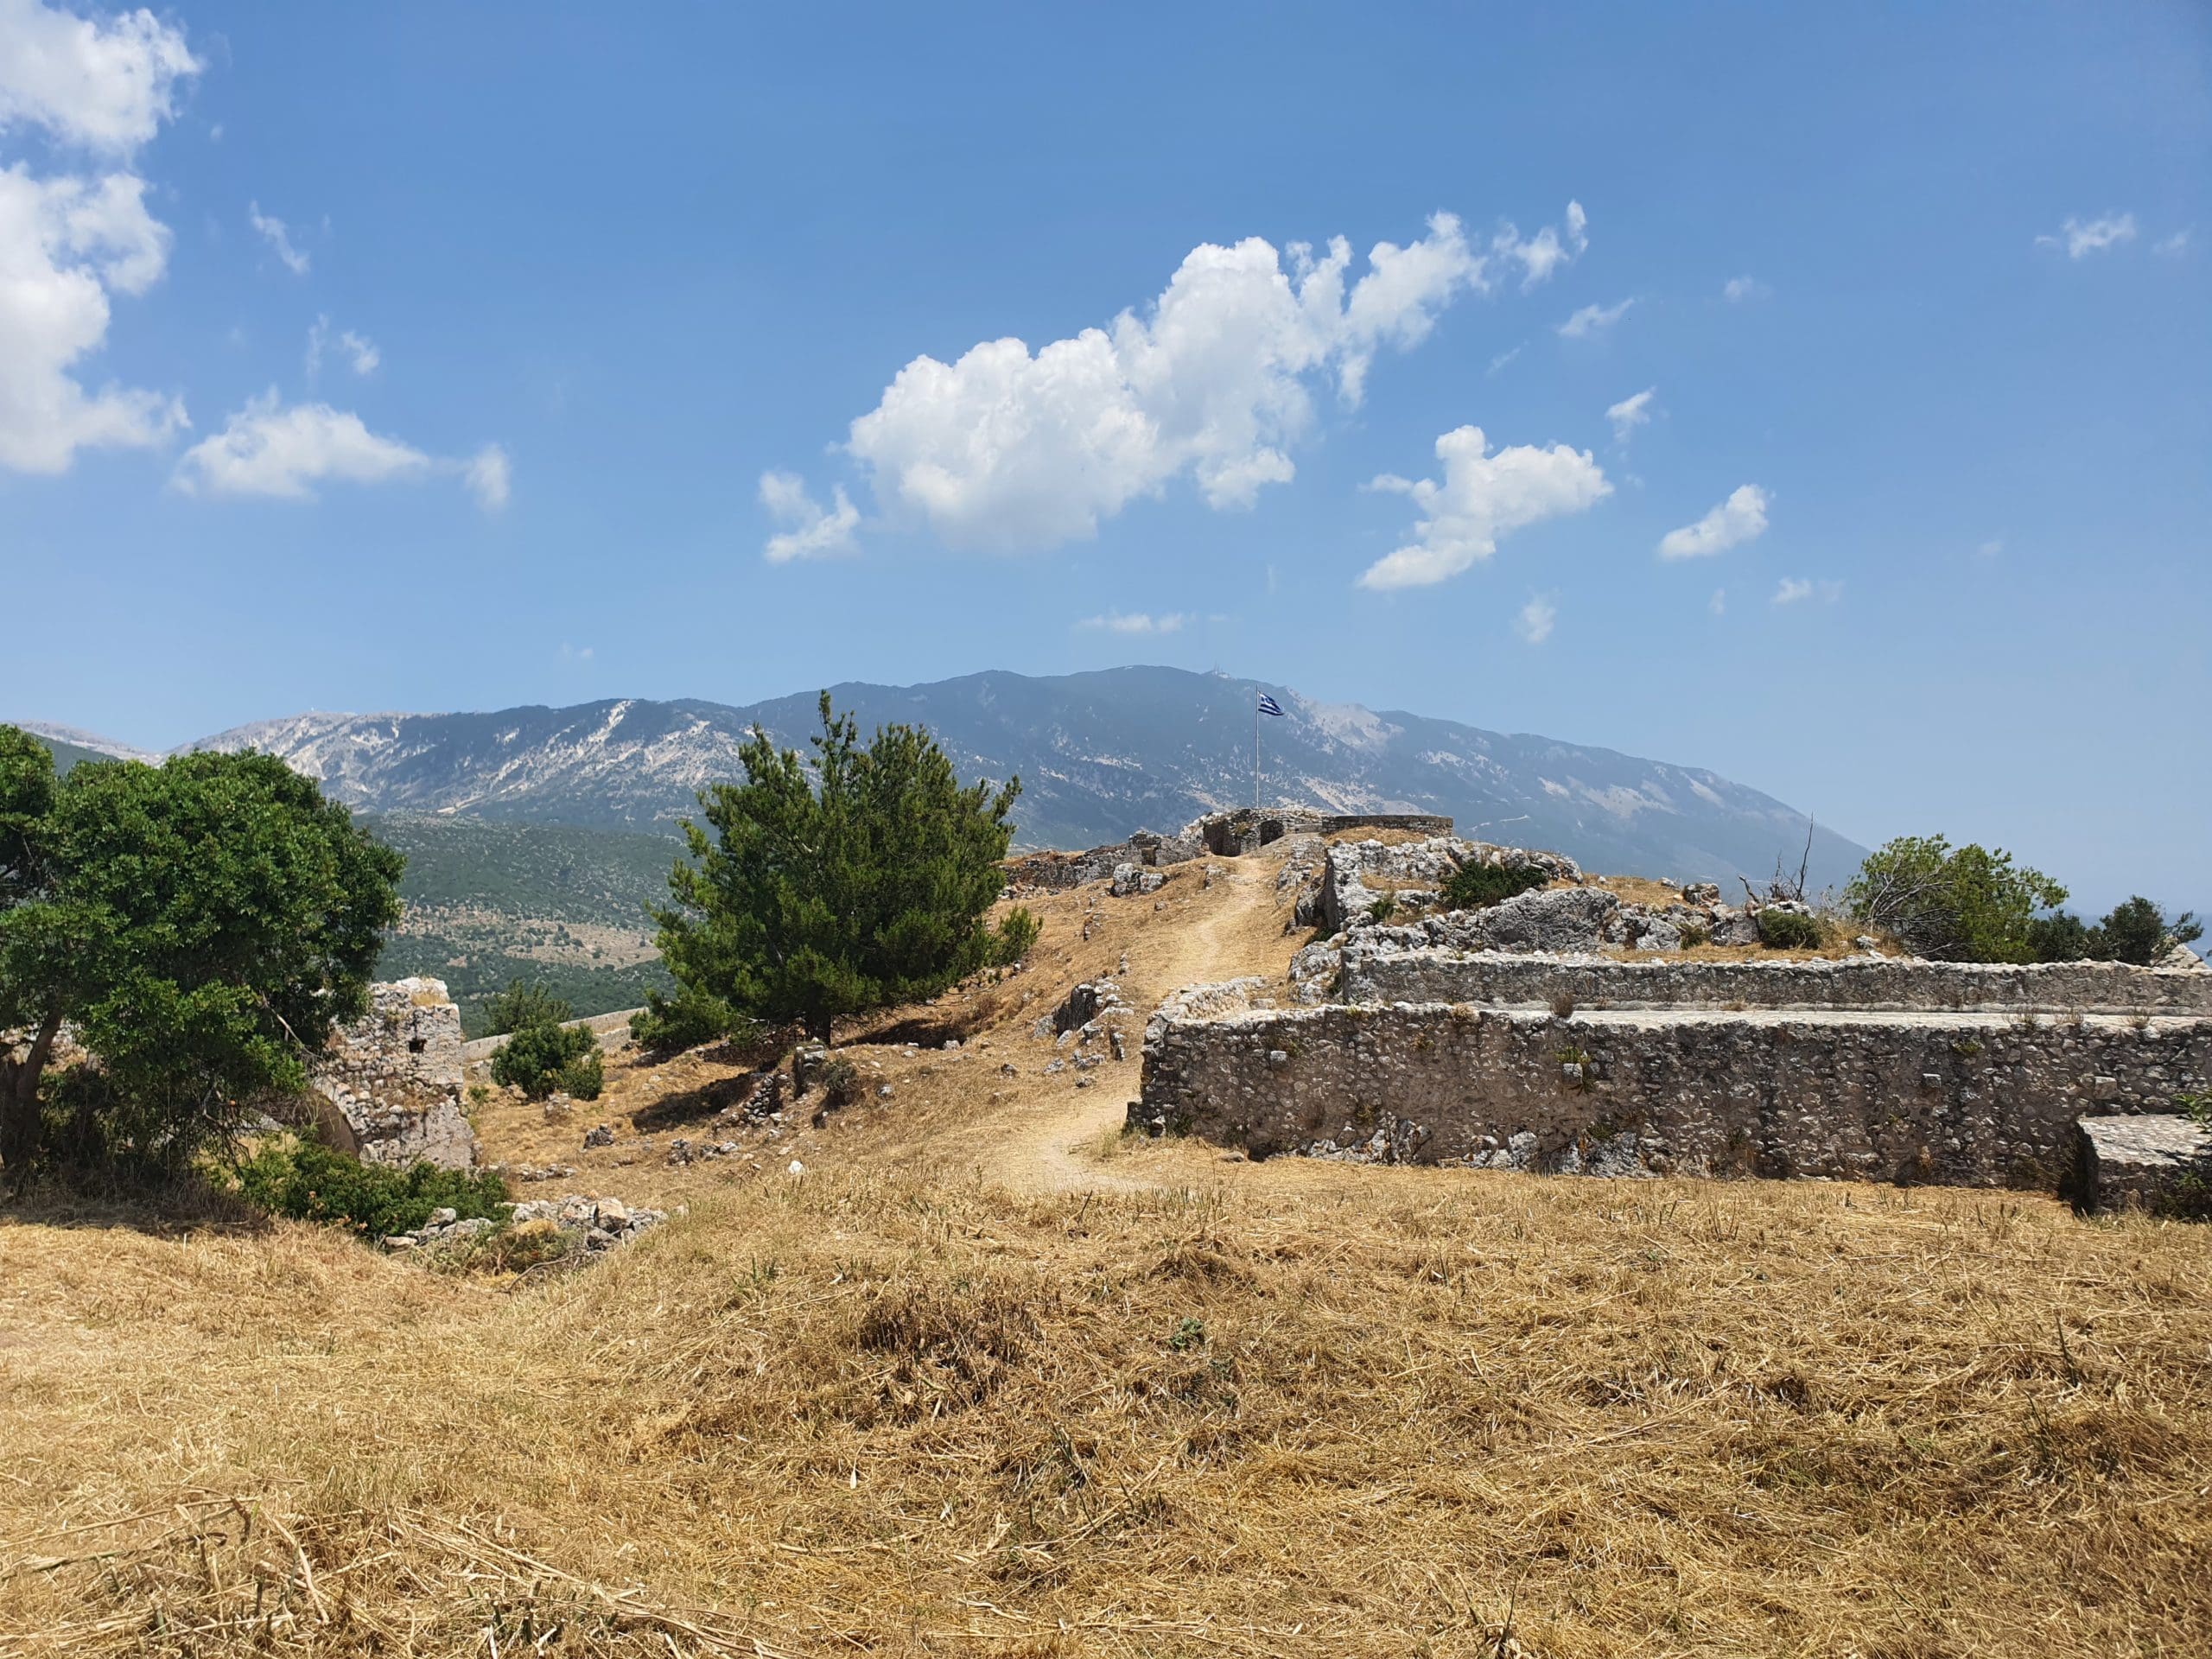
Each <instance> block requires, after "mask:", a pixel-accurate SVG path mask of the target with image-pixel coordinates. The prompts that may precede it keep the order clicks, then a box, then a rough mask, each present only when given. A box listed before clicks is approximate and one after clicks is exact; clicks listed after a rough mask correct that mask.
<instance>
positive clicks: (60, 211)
mask: <svg viewBox="0 0 2212 1659" xmlns="http://www.w3.org/2000/svg"><path fill="white" fill-rule="evenodd" d="M199 68H200V65H199V63H198V61H197V60H195V59H194V57H193V55H192V54H191V52H190V51H189V50H188V48H186V46H185V43H184V36H183V35H181V34H180V33H178V32H177V31H176V30H175V29H172V28H170V27H169V26H168V25H167V24H165V23H162V22H159V21H158V20H156V18H155V17H154V16H153V15H152V14H151V13H150V12H145V11H137V12H132V13H129V14H127V15H125V16H121V17H118V18H112V19H105V20H103V19H93V18H86V17H81V16H77V15H76V14H75V13H73V12H70V11H66V10H59V9H57V8H54V7H51V6H47V5H43V4H40V3H37V0H0V138H5V137H10V135H12V134H14V133H16V132H17V131H19V130H22V129H23V128H27V127H32V128H37V129H39V130H42V131H43V132H45V133H46V134H47V135H48V137H49V138H50V139H51V140H52V141H53V142H54V144H55V145H56V146H57V147H58V148H60V149H78V150H85V151H90V152H93V153H95V154H97V155H99V156H102V157H105V158H108V159H110V160H111V161H118V162H123V163H124V164H126V166H125V168H118V169H117V170H111V171H106V172H100V171H98V170H94V171H92V172H87V173H71V172H63V173H60V174H57V175H53V176H48V177H41V176H40V175H36V174H35V173H33V172H32V171H31V169H30V168H29V166H28V165H27V164H25V163H22V162H16V163H14V164H11V165H8V166H4V167H0V467H7V468H10V469H12V470H15V471H18V472H34V473H58V472H61V471H63V470H65V469H66V468H67V467H68V465H69V463H70V462H71V461H72V460H73V459H74V457H75V455H76V453H77V451H78V450H79V449H80V448H86V447H89V446H93V445H146V444H153V443H158V442H161V441H162V439H164V438H165V437H167V436H168V435H169V434H170V433H171V432H174V431H175V430H176V429H178V428H180V427H181V426H184V425H186V424H188V423H187V421H186V419H185V414H184V406H183V404H181V402H180V401H179V400H177V399H176V398H175V397H168V396H165V395H163V394H161V393H157V392H153V391H138V390H134V389H131V388H128V387H123V386H118V385H112V384H111V385H106V386H105V387H104V388H103V389H102V390H101V391H98V392H87V391H86V390H85V387H84V385H83V383H82V382H81V381H80V379H79V375H80V374H81V373H82V372H84V359H87V358H89V357H91V356H92V355H93V354H94V353H98V352H99V349H100V348H101V347H102V346H104V345H105V343H106V340H107V327H108V321H109V319H110V315H111V306H110V302H111V297H112V296H115V295H118V294H120V295H126V296H128V295H137V294H143V293H144V292H145V291H146V289H149V288H150V287H152V286H153V284H154V283H156V282H158V281H160V280H161V277H162V272H163V270H165V269H166V268H167V266H168V251H169V232H168V227H167V226H163V225H162V224H160V223H159V222H157V221H156V219H154V217H153V216H152V215H151V214H150V213H148V212H147V210H146V185H145V181H144V180H143V179H141V178H139V177H137V175H135V174H133V173H131V172H130V171H128V170H127V163H128V162H129V160H130V156H131V155H132V154H133V153H134V152H135V151H136V150H137V148H138V146H140V145H141V144H143V143H145V142H146V141H147V140H149V139H150V138H151V137H153V136H154V134H155V132H156V130H157V129H158V128H159V127H160V125H161V124H162V121H164V120H166V119H168V118H169V117H170V115H171V114H172V113H173V112H174V110H175V92H176V88H177V86H178V83H179V82H181V81H182V80H184V79H187V78H188V77H190V76H191V75H194V74H195V73H198V72H199Z"/></svg>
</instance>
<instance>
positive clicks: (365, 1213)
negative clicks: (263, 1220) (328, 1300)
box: [238, 1141, 507, 1238]
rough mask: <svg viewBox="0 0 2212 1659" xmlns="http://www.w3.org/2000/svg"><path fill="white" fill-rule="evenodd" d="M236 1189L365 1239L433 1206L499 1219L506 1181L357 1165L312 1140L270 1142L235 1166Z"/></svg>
mask: <svg viewBox="0 0 2212 1659" xmlns="http://www.w3.org/2000/svg"><path fill="white" fill-rule="evenodd" d="M238 1191H239V1192H240V1193H241V1194H242V1195H243V1196H244V1197H245V1198H246V1199H247V1200H248V1201H250V1202H251V1203H253V1204H255V1205H259V1206H260V1207H261V1208H262V1209H264V1210H266V1211H268V1212H269V1213H270V1215H273V1216H284V1217H289V1218H290V1219H292V1220H294V1221H316V1222H321V1223H323V1224H326V1225H329V1226H345V1227H350V1228H351V1229H353V1231H355V1232H357V1233H359V1234H361V1235H362V1236H364V1237H367V1238H385V1237H388V1236H391V1234H393V1233H411V1232H413V1231H414V1230H416V1228H418V1227H420V1226H421V1225H423V1223H424V1222H426V1221H428V1220H429V1218H430V1212H431V1211H433V1210H444V1209H449V1210H452V1211H455V1212H456V1213H458V1214H460V1215H461V1216H463V1217H467V1216H478V1217H483V1218H484V1219H486V1220H489V1221H505V1219H506V1216H505V1212H504V1211H501V1210H500V1209H499V1205H502V1204H504V1203H505V1201H506V1198H507V1184H506V1183H505V1181H503V1180H501V1179H499V1176H498V1175H496V1174H494V1173H493V1172H491V1171H490V1170H465V1169H440V1168H439V1167H438V1166H436V1165H435V1164H426V1163H413V1164H410V1165H408V1166H407V1167H406V1168H404V1169H391V1168H388V1167H386V1166H383V1165H380V1164H365V1163H363V1162H362V1161H361V1160H359V1159H358V1158H354V1157H351V1156H349V1155H348V1154H345V1153H342V1152H334V1151H333V1150H332V1149H331V1148H329V1147H326V1146H322V1145H321V1144H319V1143H318V1142H315V1141H270V1142H269V1143H268V1144H266V1145H264V1146H263V1147H261V1148H260V1150H258V1151H257V1152H256V1153H255V1154H253V1156H252V1157H251V1158H249V1159H247V1160H245V1162H244V1163H243V1164H241V1165H240V1166H238Z"/></svg>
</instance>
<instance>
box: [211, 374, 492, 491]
mask: <svg viewBox="0 0 2212 1659" xmlns="http://www.w3.org/2000/svg"><path fill="white" fill-rule="evenodd" d="M440 474H444V475H450V476H454V477H458V478H459V479H461V480H462V482H464V483H465V484H466V485H467V486H468V488H469V490H470V491H471V493H474V495H475V497H476V499H477V501H478V503H479V504H480V505H482V506H483V507H484V508H485V509H486V511H495V510H497V509H498V508H499V507H502V506H504V505H506V499H507V484H508V479H507V458H506V454H505V451H504V450H502V449H500V448H499V446H498V445H497V444H493V445H491V446H489V447H487V448H485V449H483V450H481V451H480V452H479V453H478V454H475V455H474V456H472V457H467V458H464V459H461V460H441V459H440V458H438V457H436V456H434V455H429V454H424V453H423V451H422V450H420V449H417V448H415V447H414V446H413V445H412V444H410V443H405V442H402V441H401V440H399V439H397V438H391V437H385V436H383V435H379V434H378V433H375V432H372V431H370V430H369V429H368V427H367V425H366V424H365V423H363V421H362V419H361V417H360V416H358V415H355V414H351V413H349V412H346V411H345V410H336V409H333V408H331V407H330V405H329V404H291V405H289V406H287V405H285V404H283V401H282V400H281V399H280V398H279V397H277V393H276V391H274V390H271V391H268V392H267V393H265V394H264V395H263V396H261V397H257V398H254V399H253V400H251V402H249V403H248V404H246V406H245V408H244V409H242V410H238V412H237V413H236V414H234V415H232V416H231V418H230V419H229V421H228V422H227V423H225V425H224V427H223V429H222V430H221V431H220V432H218V433H215V434H214V435H212V436H210V437H207V438H203V439H201V440H200V442H198V443H195V444H194V445H193V446H192V448H189V449H188V450H186V451H185V452H184V455H183V458H182V459H181V461H178V463H177V468H176V474H175V482H176V486H177V487H178V488H179V489H181V490H182V491H184V492H185V493H187V494H188V495H199V494H206V495H226V496H268V497H274V498H277V499H283V500H292V501H311V500H313V499H315V486H318V485H321V484H326V483H344V484H385V483H394V482H404V481H408V480H416V479H422V478H429V477H433V476H437V475H440Z"/></svg>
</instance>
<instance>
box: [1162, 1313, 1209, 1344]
mask: <svg viewBox="0 0 2212 1659" xmlns="http://www.w3.org/2000/svg"><path fill="white" fill-rule="evenodd" d="M1205 1340H1206V1322H1205V1320H1204V1319H1192V1317H1191V1316H1190V1315H1188V1314H1187V1313H1186V1314H1185V1315H1184V1316H1183V1317H1182V1318H1181V1319H1178V1320H1176V1321H1175V1330H1174V1332H1173V1334H1172V1335H1171V1336H1169V1338H1167V1345H1168V1346H1169V1347H1170V1348H1173V1350H1174V1351H1176V1352H1177V1353H1182V1352H1185V1351H1186V1350H1189V1349H1192V1348H1203V1347H1204V1346H1205Z"/></svg>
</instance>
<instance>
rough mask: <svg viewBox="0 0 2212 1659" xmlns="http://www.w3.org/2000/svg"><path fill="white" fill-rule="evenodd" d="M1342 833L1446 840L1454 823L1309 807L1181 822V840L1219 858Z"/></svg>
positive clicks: (1422, 815)
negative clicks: (1296, 838) (1405, 833)
mask: <svg viewBox="0 0 2212 1659" xmlns="http://www.w3.org/2000/svg"><path fill="white" fill-rule="evenodd" d="M1346 829H1406V830H1410V831H1412V832H1413V833H1414V834H1415V835H1421V836H1448V835H1450V834H1451V833H1452V820H1451V819H1450V818H1449V817H1446V816H1444V815H1443V814H1441V813H1435V812H1319V811H1315V810H1313V809H1311V808H1308V807H1300V806H1285V807H1269V808H1268V809H1266V810H1255V809H1254V808H1251V807H1243V808H1240V809H1238V810H1236V811H1234V812H1214V813H1210V814H1208V815H1207V816H1206V817H1203V818H1199V819H1198V820H1196V821H1195V822H1193V823H1188V824H1185V826H1184V828H1183V834H1184V836H1185V837H1188V838H1190V839H1193V840H1196V841H1198V842H1203V843H1204V844H1205V849H1206V850H1207V851H1208V852H1210V853H1211V854H1213V855H1214V856H1216V857H1217V858H1236V857H1238V856H1239V855H1243V854H1245V853H1255V852H1257V851H1259V849H1261V848H1262V847H1267V846H1272V845H1273V844H1274V842H1278V841H1281V839H1282V838H1283V837H1284V836H1289V835H1308V836H1333V835H1336V834H1338V833H1339V832H1341V831H1344V830H1346Z"/></svg>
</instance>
